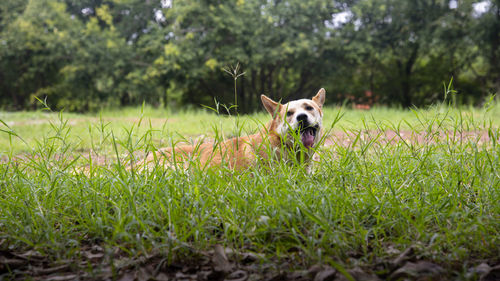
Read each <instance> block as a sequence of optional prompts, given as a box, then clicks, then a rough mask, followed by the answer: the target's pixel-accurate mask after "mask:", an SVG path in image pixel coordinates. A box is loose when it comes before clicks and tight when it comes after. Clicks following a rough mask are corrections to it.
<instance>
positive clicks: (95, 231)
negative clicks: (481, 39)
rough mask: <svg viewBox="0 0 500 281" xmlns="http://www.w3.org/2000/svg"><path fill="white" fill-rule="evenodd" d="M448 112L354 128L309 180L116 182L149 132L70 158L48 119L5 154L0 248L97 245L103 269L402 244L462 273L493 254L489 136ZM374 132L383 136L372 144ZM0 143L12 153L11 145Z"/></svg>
mask: <svg viewBox="0 0 500 281" xmlns="http://www.w3.org/2000/svg"><path fill="white" fill-rule="evenodd" d="M450 112H452V111H451V110H450V109H449V108H447V107H445V106H435V107H434V108H432V109H430V110H425V111H421V110H413V111H412V115H414V116H415V118H416V120H417V122H416V123H412V124H410V123H406V124H405V122H404V121H403V122H400V123H396V124H394V123H391V122H388V121H384V122H379V121H378V120H374V119H373V120H370V119H366V120H364V122H363V126H362V127H361V128H360V129H358V130H345V132H344V133H345V134H351V135H352V138H351V141H350V142H347V143H343V142H340V141H338V142H333V144H332V145H331V146H328V147H325V148H322V149H320V150H319V151H318V154H319V155H320V158H321V160H320V162H319V163H318V164H316V165H315V168H314V172H313V173H312V174H307V173H306V172H305V169H304V167H303V166H301V165H292V166H290V165H284V164H282V163H277V164H276V166H274V167H273V168H272V169H269V168H268V167H266V166H257V167H255V168H252V169H249V170H246V171H241V172H235V171H231V170H228V169H225V168H221V169H208V170H203V171H202V170H200V169H199V167H197V165H196V163H194V164H193V165H192V167H191V168H190V169H188V170H187V171H186V170H184V169H172V168H165V167H162V166H157V167H155V168H154V169H150V170H143V171H138V170H135V169H133V170H127V169H126V163H127V162H128V161H133V162H134V161H137V160H139V159H140V158H141V157H142V156H143V155H144V151H151V150H155V149H157V148H158V144H159V143H158V142H157V139H155V138H154V132H155V130H158V128H155V127H153V126H152V125H150V124H149V129H148V130H146V131H145V132H141V133H137V130H138V129H137V128H138V127H139V126H143V125H144V123H145V124H148V122H147V120H146V119H141V120H140V121H139V122H138V124H136V125H134V126H132V127H131V128H127V129H126V132H127V134H125V135H121V136H120V137H117V136H116V134H115V132H114V131H113V130H110V129H109V128H107V126H106V124H105V123H104V122H102V121H101V122H98V123H97V124H98V125H95V126H94V127H93V128H94V129H92V130H90V132H89V133H90V134H92V137H91V139H92V140H93V142H92V147H91V148H92V149H91V150H90V152H88V153H87V152H84V153H82V152H81V148H79V147H78V145H77V144H78V143H77V142H75V141H70V139H71V134H72V132H71V127H70V126H69V125H68V124H67V122H66V120H65V119H64V116H63V115H60V118H59V119H58V120H56V121H54V122H53V123H52V125H51V126H52V130H51V132H50V133H49V134H48V135H46V136H45V137H43V138H41V139H39V140H38V141H37V142H36V144H35V145H33V146H32V147H31V148H30V149H31V151H30V152H29V153H25V154H23V155H21V156H19V155H15V154H14V153H9V154H8V155H6V156H5V157H4V160H3V161H2V162H1V164H0V175H1V177H0V241H3V242H2V243H1V244H0V246H1V247H2V248H5V249H7V250H9V251H16V250H19V251H21V250H26V249H35V250H37V251H39V252H40V253H42V254H43V255H45V256H47V257H49V258H50V259H53V260H62V259H70V260H79V259H80V258H81V257H80V249H82V248H84V247H88V246H91V245H99V246H101V247H103V248H105V249H106V253H107V255H109V256H110V257H111V258H113V257H115V255H116V253H117V250H116V249H119V250H118V251H119V252H120V255H129V256H140V255H144V254H146V253H150V252H160V253H162V255H164V256H165V257H166V258H167V259H168V261H174V260H177V259H181V258H190V257H196V256H197V255H198V254H199V253H200V252H202V251H205V250H207V249H211V248H212V247H213V245H215V244H223V245H225V246H227V247H230V248H233V249H236V250H241V251H251V252H257V253H262V254H264V255H265V259H269V260H273V261H276V260H278V261H279V260H287V261H288V262H290V263H291V264H293V265H294V266H296V267H305V266H309V265H311V264H314V263H326V264H335V265H337V264H340V265H342V266H345V267H352V266H354V265H359V264H362V265H363V264H365V265H369V264H376V263H380V262H384V261H387V260H389V259H391V258H394V253H393V250H391V249H394V248H395V249H400V250H403V249H406V248H408V247H409V246H412V247H413V248H414V249H415V251H416V255H417V256H418V257H419V258H421V259H426V260H432V261H435V262H438V263H441V264H443V265H444V264H447V265H448V267H449V268H451V269H453V270H455V271H456V272H458V273H457V274H461V273H460V272H462V273H463V270H465V269H464V268H466V267H467V266H469V265H471V264H476V263H478V262H479V261H482V260H488V259H497V258H498V256H500V248H499V247H498V246H499V245H500V205H499V204H498V202H499V200H500V173H499V166H500V165H499V164H500V159H499V158H500V146H499V143H498V141H499V138H500V131H499V128H498V127H495V126H492V125H491V124H492V123H491V122H488V121H487V120H486V121H485V120H482V121H481V122H477V121H476V120H475V119H474V117H472V116H471V115H467V114H465V113H463V112H461V111H458V113H457V112H454V113H453V114H451V113H450ZM338 116H341V114H340V115H338ZM337 121H338V120H337ZM257 123H259V122H257ZM333 123H335V122H333ZM235 124H238V123H235ZM4 125H7V124H4ZM402 125H403V126H405V128H406V129H404V130H403V129H402V128H401V127H402ZM327 129H330V130H332V128H327ZM213 130H214V131H215V135H216V136H220V135H221V132H223V130H220V131H218V130H219V127H218V126H216V125H215V127H214V128H213ZM387 130H391V131H394V132H396V134H395V135H396V136H395V137H394V138H393V139H391V140H389V141H382V136H383V134H384V132H385V131H387ZM7 131H8V129H7ZM234 131H238V128H235V130H234ZM333 131H336V132H338V129H337V128H333ZM333 131H330V132H333ZM367 131H369V132H371V134H370V135H364V134H363V133H364V132H367ZM240 132H241V131H240ZM468 132H472V134H467V133H468ZM8 133H9V134H10V136H11V141H12V142H18V141H19V139H21V138H23V136H22V135H20V136H18V135H16V132H14V131H12V130H11V131H9V132H8ZM244 133H246V132H243V133H242V134H244ZM404 134H415V135H417V134H418V135H420V136H422V137H421V140H423V141H419V142H413V141H411V140H409V139H405V138H404ZM481 134H486V135H488V137H487V138H486V139H487V141H484V140H485V138H482V137H480V135H481ZM173 139H175V137H173V133H172V134H171V135H170V138H169V140H167V141H164V142H163V143H160V144H162V145H166V144H168V143H174V142H175V141H174V140H173ZM103 155H104V156H106V157H109V158H107V159H108V161H105V162H103V161H101V160H100V158H99V157H102V156H103ZM82 167H83V168H82ZM89 270H98V268H89Z"/></svg>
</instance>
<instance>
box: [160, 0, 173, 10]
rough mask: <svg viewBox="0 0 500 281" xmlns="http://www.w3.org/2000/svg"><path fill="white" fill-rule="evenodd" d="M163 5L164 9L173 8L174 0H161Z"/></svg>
mask: <svg viewBox="0 0 500 281" xmlns="http://www.w3.org/2000/svg"><path fill="white" fill-rule="evenodd" d="M161 7H162V8H163V9H166V8H172V0H161Z"/></svg>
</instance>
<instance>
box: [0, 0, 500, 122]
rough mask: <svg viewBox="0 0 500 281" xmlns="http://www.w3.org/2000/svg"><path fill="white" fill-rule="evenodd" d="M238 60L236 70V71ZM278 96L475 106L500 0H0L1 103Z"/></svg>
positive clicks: (497, 56) (497, 85)
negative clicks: (448, 89)
mask: <svg viewBox="0 0 500 281" xmlns="http://www.w3.org/2000/svg"><path fill="white" fill-rule="evenodd" d="M235 70H236V72H235ZM235 78H237V79H236V90H237V103H238V108H239V111H240V112H253V111H255V110H260V108H261V105H260V95H261V94H266V95H269V96H270V97H272V98H274V99H276V100H279V99H281V100H282V101H284V102H286V101H288V100H291V99H297V98H303V97H311V96H312V95H314V94H315V93H316V91H317V90H318V89H319V88H320V87H324V88H325V89H326V90H327V102H328V103H337V104H339V103H343V102H348V103H349V104H352V105H353V106H354V107H355V108H361V109H369V108H370V107H372V106H373V105H377V104H378V105H386V106H398V107H410V106H425V105H428V104H431V103H433V102H437V101H440V100H442V99H443V98H444V91H443V85H448V84H449V82H450V81H451V79H453V86H454V88H455V89H456V90H457V95H455V96H454V102H456V103H457V104H466V105H477V106H479V105H481V104H482V103H483V102H485V100H486V99H487V97H488V96H489V95H491V94H495V93H498V91H499V89H500V0H486V1H469V0H357V1H356V0H346V1H326V0H308V1H303V0H287V1H285V0H281V1H280V0H237V1H223V0H219V1H216V0H204V1H203V0H200V1H194V0H193V1H190V0H183V1H180V0H163V1H160V0H110V1H101V0H59V1H57V0H2V2H1V4H0V109H3V110H29V109H36V108H37V107H40V106H41V104H40V102H38V101H37V100H36V98H35V97H38V98H40V99H42V100H43V99H46V100H47V103H48V104H49V105H51V106H52V107H53V108H55V109H65V110H66V111H77V112H85V111H95V110H99V109H102V108H115V107H121V106H135V105H140V104H142V103H143V102H145V103H146V104H150V105H152V106H156V107H168V108H172V109H176V108H184V107H199V106H200V105H213V104H214V99H217V101H219V102H221V103H225V104H229V105H230V104H233V103H234V102H235V91H234V90H235Z"/></svg>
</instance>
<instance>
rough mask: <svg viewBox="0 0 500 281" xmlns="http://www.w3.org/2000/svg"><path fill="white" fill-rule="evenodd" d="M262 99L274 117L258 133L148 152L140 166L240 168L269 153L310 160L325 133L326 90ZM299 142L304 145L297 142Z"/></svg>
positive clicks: (282, 157) (266, 156)
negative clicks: (190, 163) (288, 99)
mask: <svg viewBox="0 0 500 281" xmlns="http://www.w3.org/2000/svg"><path fill="white" fill-rule="evenodd" d="M261 99H262V103H263V104H264V107H265V108H266V110H267V112H269V113H270V114H271V116H273V119H272V120H271V121H270V122H269V123H268V124H267V125H266V126H265V127H264V128H263V129H261V130H260V131H259V132H258V133H256V134H254V135H249V136H244V137H239V138H232V139H229V140H225V141H221V142H207V143H201V144H197V145H176V146H174V148H172V147H169V148H163V149H160V150H159V151H156V152H155V153H151V154H150V155H148V156H147V157H146V159H145V160H144V161H142V162H140V163H138V166H137V168H139V169H141V168H144V166H145V164H146V165H147V167H151V166H154V165H155V161H159V163H160V164H163V165H168V166H175V165H177V166H178V165H180V166H184V167H187V165H186V164H187V163H188V161H189V160H190V159H192V160H193V161H197V162H199V163H200V165H201V166H200V167H207V166H212V167H213V166H220V165H226V166H228V167H230V168H232V169H236V170H241V169H244V168H247V167H250V166H253V165H255V164H256V163H257V161H258V159H269V157H270V156H271V157H273V158H274V159H284V160H292V158H298V157H302V160H303V161H306V162H310V160H311V158H312V155H313V154H314V148H315V147H316V146H317V144H318V143H319V141H320V140H321V136H322V128H323V127H322V119H323V111H322V107H323V103H324V102H325V90H324V89H320V90H319V91H318V93H317V94H316V96H314V97H313V98H312V99H300V100H295V101H291V102H289V103H287V104H284V105H282V104H279V103H277V102H275V101H273V100H271V99H270V98H268V97H266V96H265V95H262V96H261ZM294 134H295V135H294ZM299 141H300V142H301V143H302V145H301V144H298V143H297V142H299ZM296 160H300V159H296Z"/></svg>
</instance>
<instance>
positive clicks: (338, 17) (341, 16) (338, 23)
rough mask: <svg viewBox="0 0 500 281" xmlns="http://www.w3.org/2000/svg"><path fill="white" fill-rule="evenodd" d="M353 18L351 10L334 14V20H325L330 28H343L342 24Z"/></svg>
mask: <svg viewBox="0 0 500 281" xmlns="http://www.w3.org/2000/svg"><path fill="white" fill-rule="evenodd" d="M351 18H352V12H351V11H344V12H340V13H336V14H333V15H332V20H329V21H325V26H326V27H328V28H333V29H337V28H341V27H342V25H344V24H345V23H347V22H348V21H349V20H350V19H351Z"/></svg>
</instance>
